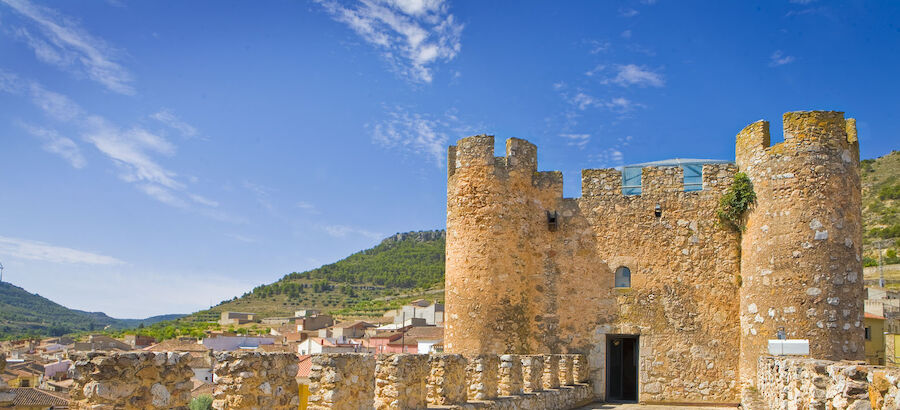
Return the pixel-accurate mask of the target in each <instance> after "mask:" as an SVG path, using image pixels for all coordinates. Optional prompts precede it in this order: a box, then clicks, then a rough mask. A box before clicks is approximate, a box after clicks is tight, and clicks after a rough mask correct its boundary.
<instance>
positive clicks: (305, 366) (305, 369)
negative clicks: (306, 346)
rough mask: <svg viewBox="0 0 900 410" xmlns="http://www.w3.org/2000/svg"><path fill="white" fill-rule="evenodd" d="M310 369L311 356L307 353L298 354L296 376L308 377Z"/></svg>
mask: <svg viewBox="0 0 900 410" xmlns="http://www.w3.org/2000/svg"><path fill="white" fill-rule="evenodd" d="M310 369H312V356H311V355H308V354H304V355H300V361H299V362H298V363H297V377H300V378H307V377H309V371H310Z"/></svg>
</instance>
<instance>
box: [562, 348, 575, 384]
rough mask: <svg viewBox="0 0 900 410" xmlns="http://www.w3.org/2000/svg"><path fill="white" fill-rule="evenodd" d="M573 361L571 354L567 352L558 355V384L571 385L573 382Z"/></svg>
mask: <svg viewBox="0 0 900 410" xmlns="http://www.w3.org/2000/svg"><path fill="white" fill-rule="evenodd" d="M573 371H574V363H572V356H570V355H567V354H561V355H559V384H560V385H563V386H571V385H573V384H575V377H574V375H573V374H572V373H573Z"/></svg>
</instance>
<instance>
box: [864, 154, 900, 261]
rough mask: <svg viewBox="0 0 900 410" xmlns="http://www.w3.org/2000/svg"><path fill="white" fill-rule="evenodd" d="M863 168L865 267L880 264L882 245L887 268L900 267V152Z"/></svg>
mask: <svg viewBox="0 0 900 410" xmlns="http://www.w3.org/2000/svg"><path fill="white" fill-rule="evenodd" d="M860 168H861V169H860V171H861V176H862V192H863V196H862V203H863V209H862V216H863V255H864V263H865V265H866V266H875V265H876V264H877V263H878V249H877V248H878V246H877V245H878V244H879V243H880V244H881V246H882V247H883V248H884V257H885V261H884V262H885V264H892V263H900V258H898V256H897V250H898V248H900V151H893V152H891V153H890V154H887V155H885V156H883V157H880V158H875V159H867V160H863V161H861V162H860Z"/></svg>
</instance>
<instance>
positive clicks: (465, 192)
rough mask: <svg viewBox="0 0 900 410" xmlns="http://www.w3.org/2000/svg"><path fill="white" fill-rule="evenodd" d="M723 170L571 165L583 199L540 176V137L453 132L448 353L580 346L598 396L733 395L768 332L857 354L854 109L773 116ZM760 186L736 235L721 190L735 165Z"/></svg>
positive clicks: (859, 294) (748, 382)
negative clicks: (626, 178) (632, 190)
mask: <svg viewBox="0 0 900 410" xmlns="http://www.w3.org/2000/svg"><path fill="white" fill-rule="evenodd" d="M735 157H736V158H735V159H736V161H735V163H733V164H731V163H728V164H723V163H709V164H705V165H703V167H702V189H699V190H690V191H686V190H685V185H684V183H683V181H684V174H683V168H681V167H678V166H674V167H646V168H643V169H642V171H641V175H640V194H639V195H625V194H623V186H622V180H623V179H622V174H621V173H620V171H618V170H615V169H588V170H583V171H582V180H581V188H582V196H581V197H580V198H565V197H563V181H562V174H561V173H560V172H555V171H538V167H537V149H536V147H535V146H534V145H533V144H531V143H529V142H527V141H525V140H521V139H515V138H513V139H509V140H507V141H506V155H505V156H504V157H495V156H494V138H493V137H492V136H485V135H479V136H474V137H469V138H464V139H462V140H460V141H459V142H458V144H457V145H456V146H451V147H450V149H449V153H448V184H447V185H448V186H447V264H446V302H447V311H446V333H445V348H446V350H447V351H448V352H452V353H463V354H484V353H491V354H506V353H513V354H526V353H528V354H534V353H537V354H555V353H567V354H583V355H585V356H586V357H587V358H588V362H589V367H590V384H591V385H592V386H593V391H594V395H595V396H596V397H598V398H600V399H624V400H639V401H641V402H646V403H653V402H658V403H738V402H740V401H741V389H742V387H747V386H752V385H755V384H756V383H757V366H758V360H759V358H760V357H761V356H764V355H766V354H767V353H766V349H767V340H769V339H776V337H777V336H776V335H777V333H778V332H779V331H781V332H783V333H784V335H785V336H786V338H788V339H807V340H809V349H810V356H811V357H814V358H816V359H826V360H862V359H863V358H864V353H863V347H864V341H863V337H864V332H863V325H862V320H863V299H864V296H863V291H864V289H863V283H862V278H861V273H862V265H861V262H860V258H861V239H862V233H861V211H860V209H861V193H860V177H859V171H858V163H859V146H858V142H857V138H856V127H855V121H854V120H853V119H845V118H844V115H843V113H841V112H833V111H804V112H790V113H786V114H784V141H783V142H780V143H778V144H775V145H771V144H770V136H769V124H768V122H766V121H758V122H755V123H753V124H750V125H749V126H747V127H746V128H744V129H743V130H742V131H740V132H739V133H738V134H737V142H736V149H735ZM739 171H740V172H744V173H746V174H747V175H748V176H749V178H750V180H751V181H752V183H753V186H754V190H755V192H756V196H757V198H756V202H755V205H754V206H753V207H752V208H751V209H750V211H749V212H748V213H747V214H746V215H745V230H744V231H743V232H742V233H741V232H738V231H737V230H734V229H730V228H727V227H724V226H723V224H722V223H720V222H719V220H718V218H717V207H718V204H719V200H720V198H721V197H722V195H723V194H724V193H725V191H726V189H727V188H728V187H729V186H730V185H731V183H732V180H733V177H734V175H735V173H737V172H739Z"/></svg>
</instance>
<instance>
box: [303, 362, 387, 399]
mask: <svg viewBox="0 0 900 410" xmlns="http://www.w3.org/2000/svg"><path fill="white" fill-rule="evenodd" d="M309 381H310V384H309V392H310V396H309V404H308V406H307V409H309V410H325V409H346V410H371V409H372V407H373V404H374V402H375V382H374V381H375V356H374V355H370V354H356V353H329V354H317V355H313V356H312V367H311V369H310V373H309Z"/></svg>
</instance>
